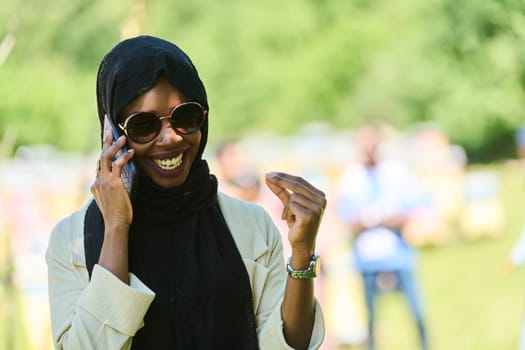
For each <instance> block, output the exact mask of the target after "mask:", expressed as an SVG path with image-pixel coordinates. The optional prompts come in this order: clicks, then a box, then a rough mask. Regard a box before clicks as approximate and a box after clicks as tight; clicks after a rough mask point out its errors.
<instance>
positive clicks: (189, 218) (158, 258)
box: [84, 36, 258, 349]
mask: <svg viewBox="0 0 525 350" xmlns="http://www.w3.org/2000/svg"><path fill="white" fill-rule="evenodd" d="M159 74H164V75H165V76H166V78H167V79H168V80H169V81H170V83H171V84H172V85H173V86H175V87H176V88H177V89H178V90H179V91H180V92H181V93H183V94H184V95H185V96H187V97H188V98H190V99H191V100H193V101H196V102H199V103H200V104H202V105H203V106H205V108H206V109H209V106H208V101H207V97H206V91H205V88H204V85H203V84H202V82H201V80H200V78H199V75H198V73H197V70H196V68H195V67H194V65H193V63H192V62H191V60H190V58H189V57H188V56H187V55H186V54H185V53H184V52H183V51H182V50H181V49H180V48H178V47H177V46H176V45H174V44H172V43H170V42H167V41H165V40H162V39H159V38H155V37H151V36H139V37H136V38H132V39H127V40H124V41H122V42H121V43H119V44H118V45H116V46H115V47H114V48H113V49H112V50H111V51H110V52H109V53H108V54H107V55H106V56H105V57H104V59H103V61H102V63H101V65H100V68H99V72H98V77H97V103H98V114H99V119H100V124H101V129H103V124H104V115H105V114H107V115H108V117H110V118H111V119H112V120H113V121H114V122H115V123H116V121H117V120H116V119H117V117H118V116H119V113H121V111H122V110H123V109H124V108H125V107H126V106H127V105H128V104H129V103H130V102H131V101H132V100H133V99H134V98H136V97H138V96H139V95H140V94H142V93H143V92H145V91H147V90H149V89H150V88H151V87H153V85H154V84H155V82H156V81H157V78H158V76H159ZM201 133H202V137H201V143H200V146H199V151H198V154H197V156H196V158H195V161H194V163H193V164H192V167H191V170H190V173H189V175H188V178H187V180H186V182H185V183H184V184H182V185H181V186H179V187H176V188H170V189H166V188H161V187H160V186H158V185H157V184H155V183H154V182H153V181H152V180H151V179H149V178H148V177H146V176H139V182H138V184H137V192H136V195H135V197H134V198H133V222H132V225H131V228H130V233H129V234H130V243H129V266H130V271H131V272H133V273H134V274H135V275H136V276H137V277H138V278H140V279H141V280H142V281H143V282H144V283H145V284H146V285H147V286H148V287H149V288H151V289H152V290H153V291H154V292H155V294H156V296H155V299H154V301H153V303H152V305H151V307H150V308H149V310H148V312H147V314H146V316H145V318H144V327H143V328H141V329H140V330H139V331H138V332H137V334H136V335H135V337H134V339H133V345H132V349H257V348H258V344H257V335H256V330H255V328H256V327H255V319H254V314H253V305H252V294H251V288H250V283H249V277H248V273H247V272H246V269H245V266H244V264H243V262H242V258H241V255H240V253H239V251H238V249H237V247H236V245H235V241H234V240H233V237H232V235H231V233H230V231H229V229H228V226H227V224H226V222H225V220H224V218H223V216H222V213H221V211H220V208H219V206H218V202H217V180H216V178H215V176H213V175H211V174H210V173H209V168H208V165H207V163H206V161H205V160H203V159H202V153H203V151H204V147H205V146H206V141H207V135H208V118H206V122H205V124H204V125H203V126H202V128H201ZM103 235H104V223H103V220H102V216H101V214H100V210H99V209H98V207H97V205H96V203H95V201H92V203H91V204H90V206H89V208H88V211H87V213H86V218H85V228H84V243H85V244H84V247H85V252H86V264H87V266H88V271H89V273H90V274H91V270H92V267H93V264H94V263H96V262H97V261H98V258H99V255H100V247H101V245H102V241H103Z"/></svg>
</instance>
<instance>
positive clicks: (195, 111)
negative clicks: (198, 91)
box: [170, 102, 204, 134]
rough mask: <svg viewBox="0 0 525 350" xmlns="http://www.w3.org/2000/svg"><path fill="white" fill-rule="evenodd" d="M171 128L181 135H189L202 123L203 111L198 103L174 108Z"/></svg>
mask: <svg viewBox="0 0 525 350" xmlns="http://www.w3.org/2000/svg"><path fill="white" fill-rule="evenodd" d="M170 119H171V124H172V125H173V128H175V129H177V131H178V132H179V133H181V134H191V133H194V132H196V131H197V130H199V129H200V127H201V126H202V124H203V123H204V110H203V109H202V107H201V105H199V104H198V103H191V102H189V103H186V104H183V105H180V106H179V107H177V108H175V110H174V111H173V114H172V115H171V118H170Z"/></svg>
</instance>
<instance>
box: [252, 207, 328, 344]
mask: <svg viewBox="0 0 525 350" xmlns="http://www.w3.org/2000/svg"><path fill="white" fill-rule="evenodd" d="M263 215H264V221H265V227H266V230H267V232H269V235H268V238H269V239H268V244H269V248H270V249H269V251H268V254H269V255H268V265H267V268H268V275H267V280H266V283H265V284H264V287H263V290H262V292H261V301H260V304H259V308H258V312H257V314H256V320H257V321H258V322H257V323H258V325H259V326H258V336H259V345H260V348H261V350H275V349H283V350H285V349H287V350H288V349H290V350H293V348H292V347H290V346H289V345H288V343H287V342H286V339H285V338H284V332H283V319H282V316H281V306H282V302H283V296H284V288H285V285H286V278H287V273H286V270H285V265H284V257H283V249H282V241H281V235H280V233H279V231H278V229H277V228H276V227H275V224H274V223H273V221H272V219H271V218H270V216H269V215H268V214H267V213H266V212H264V214H263ZM324 334H325V329H324V319H323V314H322V311H321V307H320V305H319V303H318V302H317V300H316V301H315V319H314V327H313V329H312V335H311V337H310V343H309V345H308V349H312V350H314V349H319V348H320V347H321V344H322V343H323V339H324Z"/></svg>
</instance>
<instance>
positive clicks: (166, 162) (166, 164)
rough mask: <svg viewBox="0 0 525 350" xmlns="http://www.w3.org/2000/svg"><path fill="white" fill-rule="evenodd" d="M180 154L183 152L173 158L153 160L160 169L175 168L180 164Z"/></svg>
mask: <svg viewBox="0 0 525 350" xmlns="http://www.w3.org/2000/svg"><path fill="white" fill-rule="evenodd" d="M182 155H183V153H181V154H179V155H178V156H177V157H175V158H167V159H153V162H154V163H155V164H156V165H157V166H158V167H159V168H161V169H162V170H168V171H169V170H175V169H177V168H178V167H179V166H180V165H181V164H182Z"/></svg>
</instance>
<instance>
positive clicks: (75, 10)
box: [0, 0, 525, 160]
mask: <svg viewBox="0 0 525 350" xmlns="http://www.w3.org/2000/svg"><path fill="white" fill-rule="evenodd" d="M141 3H143V4H145V5H146V6H145V8H144V10H143V11H142V12H140V11H139V12H138V16H139V17H140V16H142V17H140V18H139V19H142V21H139V22H140V23H142V29H141V33H144V34H153V35H157V36H161V37H164V38H166V39H168V40H171V41H174V42H176V43H178V44H179V45H180V46H181V47H183V48H184V49H185V51H187V52H188V54H189V55H190V57H192V58H193V60H194V63H195V64H196V66H197V67H198V69H199V72H200V74H201V77H202V79H203V80H204V82H205V84H206V86H207V90H208V94H209V99H210V105H211V114H210V116H211V119H210V120H211V128H212V129H211V130H212V133H211V135H210V141H211V142H213V141H214V140H220V139H222V138H224V137H226V136H228V135H232V134H235V135H239V134H242V133H249V132H251V131H253V130H255V129H261V128H262V129H265V128H266V129H273V130H275V131H278V132H282V133H292V132H294V131H295V130H296V129H297V125H298V124H301V123H305V122H308V121H314V120H324V121H327V122H329V123H331V124H333V125H334V126H336V127H338V128H352V127H355V126H356V125H357V124H359V123H360V122H362V121H364V120H367V119H369V118H376V117H381V118H383V119H386V120H388V121H390V122H391V123H392V124H394V125H395V126H398V127H401V128H407V127H410V126H411V125H412V124H414V123H418V122H425V121H433V122H435V123H436V124H437V125H439V126H440V127H442V128H443V129H444V130H445V131H446V132H447V133H448V134H449V135H450V137H451V139H452V140H453V142H456V143H460V144H462V145H463V146H464V147H465V148H466V149H467V152H468V153H469V155H470V157H471V159H474V160H486V159H494V158H499V157H502V156H511V155H512V150H513V145H512V141H513V139H512V133H513V131H514V130H515V129H516V127H517V126H518V125H519V124H521V123H522V122H523V121H525V117H524V113H523V108H521V107H522V104H523V100H524V89H525V64H524V63H525V55H524V54H523V49H522V47H523V38H524V37H525V16H524V10H525V5H523V4H522V3H521V2H520V1H518V0H500V1H496V0H487V1H481V2H480V1H474V2H468V1H467V2H457V1H453V0H433V1H426V2H421V1H416V0H408V1H386V0H373V1H336V0H327V1H315V0H309V1H299V0H291V1H285V2H283V1H277V0H268V1H265V2H260V3H259V2H242V1H235V0H229V1H221V2H212V1H205V0H198V1H191V2H175V1H167V0H149V1H148V0H142V1H138V0H127V1H126V0H113V1H111V3H108V2H104V1H100V0H92V1H88V0H80V1H73V2H71V1H67V0H52V1H46V2H37V1H23V0H14V1H9V2H6V3H3V4H2V5H0V23H5V27H4V28H2V27H0V40H1V39H3V37H5V35H7V34H8V33H9V32H13V33H14V35H15V37H16V43H15V46H14V48H13V50H12V52H11V53H10V55H9V57H8V59H7V60H6V61H5V63H4V64H3V65H1V66H0V82H1V83H2V84H1V85H0V96H2V99H0V140H1V136H2V134H3V133H2V130H5V129H6V128H7V127H8V126H10V127H14V128H16V130H17V134H18V139H17V144H18V145H21V144H25V143H31V142H47V143H52V144H56V145H57V146H59V147H61V148H65V149H69V150H83V151H87V150H89V149H92V147H93V146H94V144H96V140H97V137H98V130H97V129H98V124H97V121H96V118H95V113H96V109H95V106H94V104H95V93H94V91H95V89H94V81H95V76H96V71H97V68H98V64H99V62H100V60H101V59H102V57H103V55H104V54H105V53H106V52H107V51H108V50H109V49H110V48H111V47H112V46H113V45H114V44H116V43H117V42H118V41H119V38H120V36H121V33H122V28H123V26H124V24H125V23H127V21H128V20H129V19H130V18H132V17H133V16H137V12H136V11H135V9H136V8H137V7H136V6H137V4H141ZM139 8H140V7H139ZM93 119H95V120H93ZM22 120H23V121H24V122H22ZM72 120H74V121H75V122H74V123H71V121H72Z"/></svg>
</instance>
